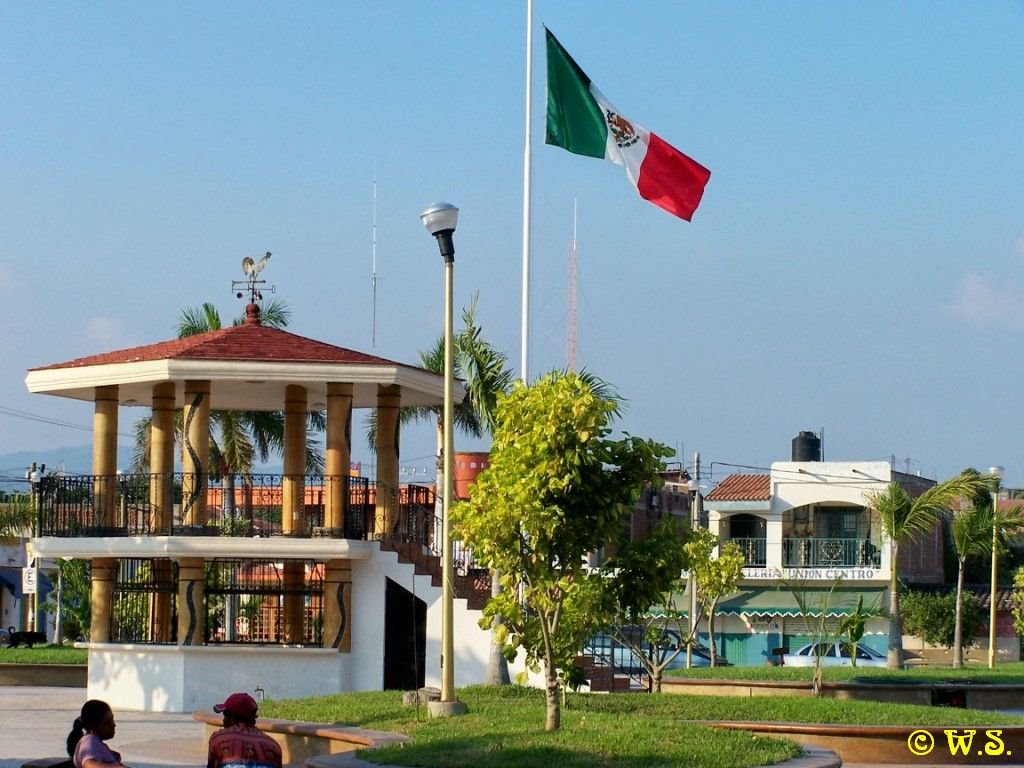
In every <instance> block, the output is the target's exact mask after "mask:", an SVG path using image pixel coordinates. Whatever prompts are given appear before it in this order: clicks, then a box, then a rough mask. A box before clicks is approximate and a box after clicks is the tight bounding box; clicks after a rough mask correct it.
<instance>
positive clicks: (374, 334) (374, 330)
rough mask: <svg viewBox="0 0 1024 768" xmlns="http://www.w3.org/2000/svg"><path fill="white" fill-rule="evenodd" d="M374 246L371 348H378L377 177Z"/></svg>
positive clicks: (374, 199) (371, 251)
mask: <svg viewBox="0 0 1024 768" xmlns="http://www.w3.org/2000/svg"><path fill="white" fill-rule="evenodd" d="M372 227H373V231H372V236H373V239H372V245H371V247H370V253H371V255H372V258H373V273H372V274H371V275H370V286H371V288H372V291H373V325H372V330H371V331H370V346H371V348H373V349H376V348H377V177H376V176H374V178H373V223H372Z"/></svg>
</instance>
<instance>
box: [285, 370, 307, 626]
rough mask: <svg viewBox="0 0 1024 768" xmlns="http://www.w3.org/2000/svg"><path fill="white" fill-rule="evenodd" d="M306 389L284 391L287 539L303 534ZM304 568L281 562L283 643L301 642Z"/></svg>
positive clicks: (297, 563) (296, 563)
mask: <svg viewBox="0 0 1024 768" xmlns="http://www.w3.org/2000/svg"><path fill="white" fill-rule="evenodd" d="M306 412H307V402H306V388H305V387H300V386H296V385H294V384H289V385H288V386H286V387H285V391H284V477H283V478H282V479H281V527H282V532H283V533H284V534H285V535H286V536H287V535H291V536H305V535H306V519H305V518H306V515H305V480H306ZM305 579H306V568H305V562H304V561H302V560H285V561H284V584H283V586H284V641H285V642H286V643H301V642H302V641H303V639H304V633H303V624H304V623H305V622H304V619H305V610H306V609H305V599H304V598H305V595H304V589H305Z"/></svg>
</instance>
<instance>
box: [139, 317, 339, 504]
mask: <svg viewBox="0 0 1024 768" xmlns="http://www.w3.org/2000/svg"><path fill="white" fill-rule="evenodd" d="M290 319H291V309H289V307H288V305H287V304H286V303H285V302H283V301H279V300H277V299H275V300H274V301H271V302H270V303H269V304H267V305H266V306H264V307H261V310H260V321H261V322H262V323H263V325H266V326H269V327H271V328H279V329H280V328H284V327H286V326H287V325H288V321H289V320H290ZM242 322H243V318H237V319H236V320H235V321H234V323H233V324H234V325H239V324H241V323H242ZM222 327H223V324H222V322H221V317H220V313H219V312H218V311H217V308H216V307H215V306H214V305H213V304H211V303H209V302H206V303H204V304H203V305H202V306H200V307H187V308H186V309H183V310H182V312H181V316H180V317H179V318H178V324H177V332H178V338H185V337H186V336H195V335H198V334H201V333H208V332H210V331H217V330H220V329H221V328H222ZM210 421H211V422H212V423H213V425H214V426H215V427H216V430H215V432H211V435H210V466H211V468H212V470H213V472H212V473H213V474H216V475H221V476H223V477H224V478H225V491H224V501H225V513H226V516H227V517H230V516H231V514H232V512H233V508H232V507H233V504H234V475H235V474H244V475H247V474H250V473H251V472H252V467H253V464H254V462H255V461H256V459H257V458H258V459H259V461H261V462H266V461H267V460H268V459H269V458H270V454H271V453H278V452H280V451H281V449H282V447H283V445H284V418H283V416H282V414H281V413H280V412H268V411H214V412H213V413H211V414H210ZM308 422H309V428H310V430H312V431H322V430H323V429H324V426H325V418H324V415H323V414H322V413H318V412H311V413H310V414H309V419H308ZM150 425H151V419H149V418H144V419H140V420H139V421H137V422H136V423H135V454H134V456H133V459H132V463H133V467H134V469H135V471H138V472H144V471H146V470H147V468H148V467H149V439H150ZM175 431H176V432H177V433H178V436H179V437H180V434H181V422H180V414H179V419H178V421H177V423H176V425H175ZM306 445H307V450H306V471H307V472H310V473H316V472H321V471H323V456H322V454H321V453H320V452H319V450H317V445H318V441H317V440H316V439H315V438H313V437H309V438H307V443H306Z"/></svg>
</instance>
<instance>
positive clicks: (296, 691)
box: [82, 643, 352, 712]
mask: <svg viewBox="0 0 1024 768" xmlns="http://www.w3.org/2000/svg"><path fill="white" fill-rule="evenodd" d="M82 646H83V647H86V648H88V649H89V688H88V696H89V698H90V699H103V700H104V701H106V702H107V703H108V704H110V706H111V707H112V708H113V709H114V711H115V712H116V711H118V710H141V711H147V712H194V711H195V710H199V709H210V708H212V707H213V705H214V704H217V703H219V702H221V701H224V699H225V698H226V697H227V696H228V695H229V694H231V693H234V692H235V691H245V692H247V693H249V694H251V695H252V696H253V697H254V698H256V700H257V701H259V700H261V698H263V697H265V698H268V699H271V698H272V699H291V698H298V697H304V696H316V695H323V694H330V693H338V692H339V691H341V690H345V689H346V688H347V687H348V686H347V680H348V672H349V666H350V665H351V664H352V657H351V656H350V655H349V654H344V653H339V652H338V651H335V650H331V649H324V648H303V647H296V646H252V645H232V646H224V645H222V646H192V647H180V646H176V645H121V644H116V645H115V644H111V643H84V644H82Z"/></svg>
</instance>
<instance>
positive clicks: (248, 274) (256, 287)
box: [231, 251, 274, 304]
mask: <svg viewBox="0 0 1024 768" xmlns="http://www.w3.org/2000/svg"><path fill="white" fill-rule="evenodd" d="M268 261H270V251H267V253H266V255H264V256H262V257H261V258H259V259H254V258H253V257H252V256H246V257H245V258H244V259H242V272H244V273H245V280H232V281H231V290H233V291H235V297H236V298H239V299H241V298H242V297H243V296H245V293H246V291H248V293H249V301H250V302H251V303H253V304H255V303H256V302H257V301H262V300H263V291H269V292H270V293H273V292H274V286H270V287H269V288H267V287H266V285H267V281H266V280H259V279H257V278H258V277H259V274H260V272H262V271H263V268H264V267H265V266H267V262H268Z"/></svg>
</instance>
